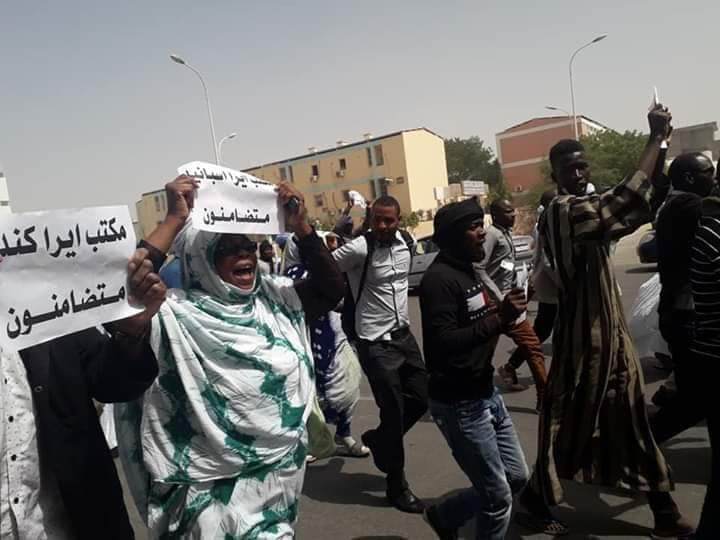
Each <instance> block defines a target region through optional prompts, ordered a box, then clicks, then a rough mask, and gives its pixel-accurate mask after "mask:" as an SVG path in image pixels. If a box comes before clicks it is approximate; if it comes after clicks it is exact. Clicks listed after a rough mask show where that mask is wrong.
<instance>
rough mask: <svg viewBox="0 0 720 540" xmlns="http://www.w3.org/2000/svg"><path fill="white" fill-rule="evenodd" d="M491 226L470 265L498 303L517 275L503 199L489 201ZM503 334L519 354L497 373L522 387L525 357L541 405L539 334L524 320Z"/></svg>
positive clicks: (511, 213) (509, 213) (511, 221)
mask: <svg viewBox="0 0 720 540" xmlns="http://www.w3.org/2000/svg"><path fill="white" fill-rule="evenodd" d="M490 215H491V217H492V225H490V226H489V227H488V229H487V233H486V235H485V244H484V246H483V252H484V256H483V258H482V260H481V261H480V262H476V263H475V264H473V267H474V268H475V272H476V273H477V276H478V280H479V281H481V282H482V284H483V287H484V288H485V290H486V291H487V292H488V294H490V296H491V297H492V299H493V300H494V301H495V302H496V303H497V304H501V303H502V301H503V299H504V298H505V295H506V294H507V293H508V292H509V291H510V290H511V289H512V288H513V286H514V284H515V278H516V276H517V267H516V260H515V244H514V243H513V239H512V228H513V226H514V225H515V208H513V206H512V203H511V202H510V201H508V200H506V199H499V200H496V201H493V202H492V203H491V204H490ZM505 330H506V333H507V335H508V337H510V338H511V339H512V340H513V341H514V342H515V345H517V347H518V351H520V352H519V353H518V354H516V355H515V356H514V357H513V360H514V363H510V362H508V363H507V364H505V365H503V366H500V367H499V368H498V374H499V375H500V377H501V378H502V380H503V382H504V383H505V385H506V386H507V387H508V388H509V389H511V390H524V389H525V387H524V386H522V385H520V384H519V382H518V376H517V369H518V368H519V367H520V366H521V365H522V363H523V362H525V361H526V360H527V362H528V366H529V367H530V371H531V373H532V375H533V379H535V387H536V391H537V406H538V407H539V406H540V402H541V401H542V394H543V390H544V388H545V380H546V379H547V375H546V373H545V356H544V355H543V352H542V346H541V344H540V341H539V340H538V337H537V336H536V335H535V332H534V330H533V328H532V325H531V324H530V321H528V320H527V317H525V318H523V319H522V321H521V322H518V323H516V324H512V325H508V326H507V327H506V328H505Z"/></svg>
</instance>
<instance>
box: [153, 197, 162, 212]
mask: <svg viewBox="0 0 720 540" xmlns="http://www.w3.org/2000/svg"><path fill="white" fill-rule="evenodd" d="M155 211H156V212H161V211H162V210H161V209H160V195H155Z"/></svg>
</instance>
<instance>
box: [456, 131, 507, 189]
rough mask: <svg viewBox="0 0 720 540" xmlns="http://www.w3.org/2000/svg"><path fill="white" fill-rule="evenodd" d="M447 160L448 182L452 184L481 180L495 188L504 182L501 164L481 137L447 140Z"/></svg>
mask: <svg viewBox="0 0 720 540" xmlns="http://www.w3.org/2000/svg"><path fill="white" fill-rule="evenodd" d="M445 159H446V160H447V170H448V182H450V183H451V184H456V183H460V182H462V181H463V180H479V181H482V182H486V183H487V184H488V186H489V187H491V188H493V187H496V186H498V185H499V184H500V183H501V181H502V174H501V172H500V163H499V162H498V160H497V159H495V154H494V153H493V151H492V149H491V148H488V147H487V146H485V142H484V141H482V140H480V137H477V136H473V137H468V138H467V139H461V138H459V137H455V138H453V139H446V140H445Z"/></svg>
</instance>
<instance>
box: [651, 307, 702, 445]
mask: <svg viewBox="0 0 720 540" xmlns="http://www.w3.org/2000/svg"><path fill="white" fill-rule="evenodd" d="M692 318H693V315H692V313H691V312H685V311H681V310H672V311H666V312H661V313H660V325H659V326H660V334H661V335H662V337H663V339H664V340H665V341H667V344H668V347H669V348H670V353H671V354H672V357H673V364H674V365H675V368H674V371H675V382H676V384H677V389H678V391H677V394H676V396H675V397H674V398H673V399H672V400H671V401H670V402H669V403H668V404H666V405H665V406H664V407H662V408H660V409H659V410H658V411H657V412H656V413H655V414H654V415H653V416H652V417H651V418H650V428H651V429H652V432H653V436H654V437H655V441H656V442H657V443H658V444H662V443H664V442H666V441H667V440H669V439H671V438H672V437H674V436H675V435H678V434H679V433H682V432H683V431H685V430H686V429H689V428H691V427H693V426H694V425H696V424H698V423H699V422H700V421H702V420H704V419H705V417H706V415H707V413H708V411H707V410H705V406H704V405H703V400H702V399H699V398H700V397H701V395H702V393H701V392H699V391H698V390H699V389H698V384H699V383H700V382H701V381H702V379H704V378H705V377H707V375H708V374H707V373H702V372H698V369H697V366H695V362H694V360H693V355H692V353H691V352H690V342H691V340H692Z"/></svg>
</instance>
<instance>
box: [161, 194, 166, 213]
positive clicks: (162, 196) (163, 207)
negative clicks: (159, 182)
mask: <svg viewBox="0 0 720 540" xmlns="http://www.w3.org/2000/svg"><path fill="white" fill-rule="evenodd" d="M160 200H161V201H162V209H163V212H167V198H166V197H165V195H164V194H163V195H161V196H160Z"/></svg>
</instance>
